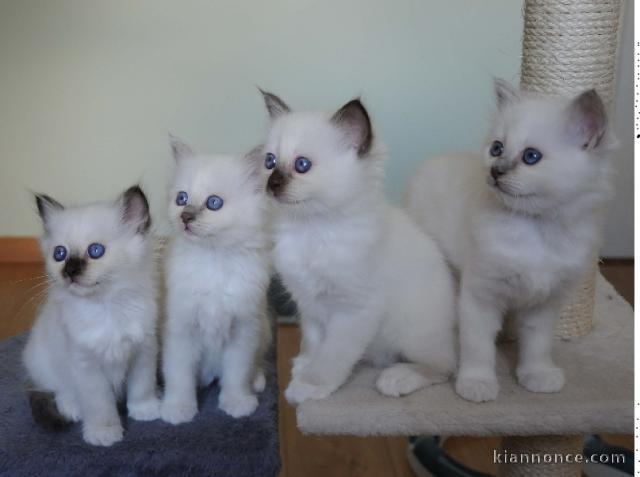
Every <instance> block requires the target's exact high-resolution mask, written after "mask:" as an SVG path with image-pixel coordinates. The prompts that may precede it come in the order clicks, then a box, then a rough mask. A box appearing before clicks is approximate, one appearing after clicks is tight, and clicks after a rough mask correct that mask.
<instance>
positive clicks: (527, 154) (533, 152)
mask: <svg viewBox="0 0 640 477" xmlns="http://www.w3.org/2000/svg"><path fill="white" fill-rule="evenodd" d="M540 159H542V153H541V152H540V151H538V150H537V149H534V148H532V147H528V148H526V149H525V150H524V152H523V153H522V162H524V163H525V164H527V165H528V166H533V165H534V164H535V163H536V162H538V161H539V160H540Z"/></svg>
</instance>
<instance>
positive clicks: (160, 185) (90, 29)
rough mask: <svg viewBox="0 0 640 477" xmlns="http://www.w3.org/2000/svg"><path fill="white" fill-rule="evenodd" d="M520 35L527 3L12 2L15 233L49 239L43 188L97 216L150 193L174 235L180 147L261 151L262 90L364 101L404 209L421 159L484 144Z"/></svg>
mask: <svg viewBox="0 0 640 477" xmlns="http://www.w3.org/2000/svg"><path fill="white" fill-rule="evenodd" d="M521 30H522V18H521V2H519V1H514V0H499V1H498V0H493V1H482V2H480V1H477V0H458V1H426V0H396V1H390V0H376V1H373V0H357V1H337V0H322V1H310V0H295V1H294V0H275V1H273V0H272V1H262V0H261V1H258V0H254V1H231V0H226V1H221V0H217V1H204V0H202V1H195V0H192V1H177V0H176V1H166V0H165V1H158V0H154V1H151V0H148V1H134V0H126V1H125V0H118V1H115V0H100V1H86V0H82V1H70V0H46V1H39V2H36V1H30V0H8V1H3V0H0V160H1V169H0V190H2V197H3V201H2V203H3V205H2V206H0V235H22V234H36V233H39V231H40V224H39V222H38V220H37V216H36V214H35V211H34V206H33V204H32V199H31V197H30V195H29V192H28V191H29V190H36V191H43V192H46V193H49V194H51V195H52V196H54V197H56V198H59V199H60V200H61V201H63V202H84V201H90V200H95V199H104V198H109V197H113V196H115V195H116V194H117V193H118V192H119V191H120V190H122V189H124V188H125V187H127V186H128V185H129V184H132V183H134V182H136V181H141V183H142V185H143V187H144V188H145V189H146V190H147V191H148V193H149V195H150V198H151V201H152V204H153V212H154V215H155V216H156V219H157V220H156V223H158V224H159V227H160V230H161V231H162V230H164V225H163V224H164V201H165V195H164V186H165V182H166V178H167V175H168V172H169V170H170V169H169V166H170V163H171V159H170V156H169V151H168V146H167V133H168V132H169V131H172V132H174V133H175V134H177V135H180V136H183V137H185V138H187V139H188V140H190V141H192V142H193V143H194V144H195V145H197V146H199V147H200V148H201V149H204V150H210V151H236V150H245V149H247V148H249V147H251V146H252V145H254V144H256V143H258V142H259V141H260V140H261V137H262V135H263V133H264V129H265V126H266V119H265V113H264V111H263V105H262V101H261V98H260V96H259V94H258V93H257V91H256V89H255V85H260V86H262V87H264V88H266V89H269V90H271V91H274V92H276V93H277V94H280V95H281V96H282V97H283V98H285V99H286V100H287V101H288V102H289V103H290V104H291V105H292V106H293V107H297V108H322V109H327V110H333V109H334V108H337V107H338V106H340V105H341V104H342V103H343V102H345V101H347V100H348V99H350V98H351V97H352V96H354V95H359V94H362V96H363V99H364V101H365V103H366V104H367V105H368V107H369V108H370V110H371V112H372V115H373V119H374V123H375V126H376V129H377V132H378V135H379V136H380V137H382V138H383V139H384V140H385V142H386V143H387V145H388V147H389V150H390V155H391V159H390V161H389V166H388V170H389V185H390V195H391V196H392V197H393V198H394V199H397V198H398V197H399V196H400V195H401V191H402V189H403V187H404V183H405V180H406V178H407V175H408V174H409V172H410V171H411V169H412V167H413V165H414V164H415V163H416V162H417V161H420V160H421V159H422V158H424V157H426V156H427V155H432V154H436V153H441V152H446V151H451V150H464V149H473V148H476V147H477V146H478V144H479V143H480V141H481V139H482V138H483V135H484V131H485V127H486V123H485V119H486V118H487V117H488V116H489V114H490V111H491V100H492V94H491V93H492V91H491V77H492V75H496V76H502V77H505V78H508V79H511V80H517V73H518V68H519V64H520V59H519V55H520V36H521Z"/></svg>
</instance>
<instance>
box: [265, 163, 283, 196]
mask: <svg viewBox="0 0 640 477" xmlns="http://www.w3.org/2000/svg"><path fill="white" fill-rule="evenodd" d="M286 185H287V176H285V175H284V174H283V173H282V172H280V170H278V169H275V170H274V171H273V172H272V173H271V175H270V176H269V180H268V181H267V188H268V189H269V190H270V191H271V193H272V194H273V195H274V196H278V195H280V194H281V193H282V190H283V189H284V187H285V186H286Z"/></svg>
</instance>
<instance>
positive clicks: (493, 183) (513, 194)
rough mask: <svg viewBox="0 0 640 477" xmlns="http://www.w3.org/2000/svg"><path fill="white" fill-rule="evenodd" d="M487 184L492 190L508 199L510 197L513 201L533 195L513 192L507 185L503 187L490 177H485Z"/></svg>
mask: <svg viewBox="0 0 640 477" xmlns="http://www.w3.org/2000/svg"><path fill="white" fill-rule="evenodd" d="M487 183H488V184H489V186H490V187H491V188H492V189H493V190H495V191H497V192H499V193H501V194H504V195H507V196H509V197H512V198H514V199H521V198H524V197H529V196H532V195H533V194H527V193H522V192H515V191H513V190H512V189H511V188H510V187H509V186H508V185H505V184H503V183H502V182H500V181H498V180H495V179H494V178H493V177H491V176H489V177H487Z"/></svg>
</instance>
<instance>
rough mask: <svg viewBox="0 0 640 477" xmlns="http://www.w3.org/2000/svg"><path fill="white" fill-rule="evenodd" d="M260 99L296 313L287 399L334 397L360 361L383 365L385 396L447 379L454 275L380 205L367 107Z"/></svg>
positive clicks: (278, 231)
mask: <svg viewBox="0 0 640 477" xmlns="http://www.w3.org/2000/svg"><path fill="white" fill-rule="evenodd" d="M263 95H264V99H265V102H266V105H267V109H268V111H269V114H270V116H271V118H272V120H273V121H272V124H271V129H270V132H269V135H268V139H267V141H266V145H265V148H264V152H265V156H263V161H264V166H263V169H262V170H263V171H264V175H265V181H267V187H268V190H269V193H270V195H271V197H272V198H273V203H274V206H275V220H274V222H275V223H274V234H275V235H274V240H275V250H274V260H275V265H276V268H277V270H278V272H279V273H280V275H281V276H282V279H283V282H284V284H285V285H286V287H287V288H288V290H289V291H290V292H291V294H292V296H293V298H294V299H295V301H296V302H297V304H298V306H299V309H300V313H301V316H302V344H301V352H300V355H299V356H298V357H297V358H296V359H295V362H294V367H293V379H292V381H291V383H290V384H289V387H288V388H287V390H286V392H285V395H286V397H287V399H288V400H289V402H291V403H300V402H303V401H305V400H307V399H321V398H323V397H325V396H327V395H329V394H331V393H332V392H334V391H335V390H336V389H337V388H338V387H339V386H341V385H342V384H343V383H344V382H345V381H346V380H347V378H348V377H349V375H350V373H351V371H352V369H353V367H354V365H355V364H356V362H358V361H359V360H360V359H362V358H365V359H367V360H370V361H372V362H374V363H376V364H378V365H384V366H387V367H386V369H385V370H383V371H382V373H381V374H380V377H379V378H378V381H377V388H378V390H379V391H380V392H382V393H383V394H386V395H389V396H400V395H404V394H408V393H411V392H413V391H415V390H416V389H419V388H421V387H424V386H428V385H429V384H432V383H436V382H443V381H446V380H447V379H448V376H449V375H450V373H452V372H453V370H454V367H455V361H456V355H455V349H454V331H453V329H454V324H455V323H454V318H455V313H454V291H453V280H452V278H451V276H450V272H449V270H448V268H447V265H446V263H445V261H444V258H443V256H442V254H441V253H440V252H439V251H438V249H437V247H436V244H435V243H434V242H433V241H432V240H431V239H430V238H429V237H427V236H426V235H425V234H423V233H422V232H421V231H420V230H419V229H418V227H417V226H416V225H415V224H414V223H413V222H412V221H411V220H410V219H409V217H408V216H407V215H406V214H405V213H404V212H402V211H401V210H398V209H395V208H393V207H391V206H389V205H388V204H387V202H386V200H385V198H384V194H383V192H382V179H383V173H382V164H381V154H379V153H378V152H377V151H375V149H374V146H373V134H372V131H371V124H370V121H369V116H368V114H367V111H366V110H365V108H364V106H363V105H362V104H361V103H360V101H359V100H353V101H351V102H349V103H347V104H346V105H345V106H344V107H342V108H341V109H340V110H339V111H338V112H336V113H335V114H334V115H333V116H328V115H324V114H319V113H291V112H290V111H289V108H288V107H287V106H286V104H285V103H284V102H282V100H281V99H279V98H278V97H276V96H274V95H272V94H270V93H265V92H263ZM266 175H268V176H269V177H268V180H267V179H266Z"/></svg>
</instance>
